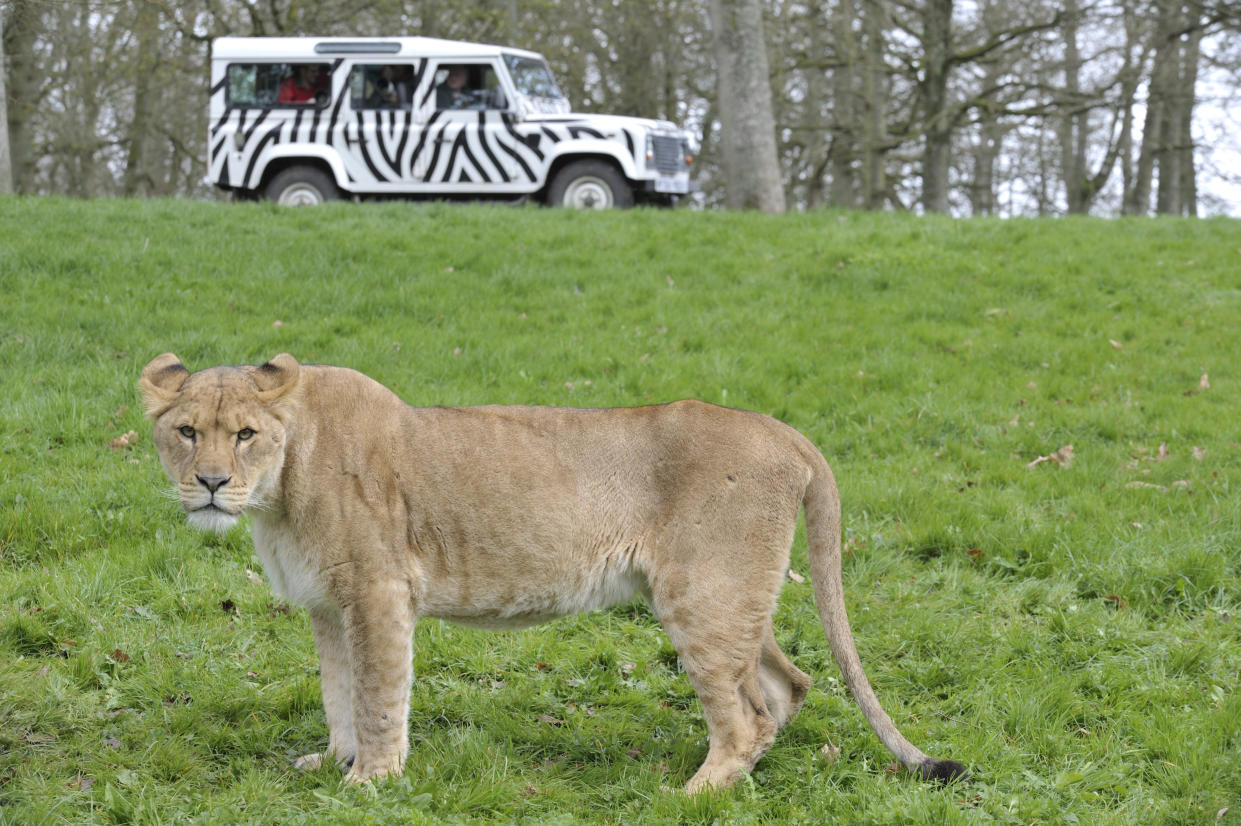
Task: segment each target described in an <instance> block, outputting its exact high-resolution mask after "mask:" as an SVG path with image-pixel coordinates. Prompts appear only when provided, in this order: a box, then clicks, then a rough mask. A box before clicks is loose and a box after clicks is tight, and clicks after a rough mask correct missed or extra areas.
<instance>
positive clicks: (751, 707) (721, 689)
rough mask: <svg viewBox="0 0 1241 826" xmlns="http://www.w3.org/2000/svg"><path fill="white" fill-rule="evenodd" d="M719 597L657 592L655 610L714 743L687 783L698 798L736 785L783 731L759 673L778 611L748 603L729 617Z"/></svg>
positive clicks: (734, 607)
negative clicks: (708, 791) (704, 791)
mask: <svg viewBox="0 0 1241 826" xmlns="http://www.w3.org/2000/svg"><path fill="white" fill-rule="evenodd" d="M717 593H718V592H710V591H708V592H703V601H701V602H700V601H696V600H690V599H686V598H684V597H680V598H669V597H668V595H667V594H662V595H661V593H660V589H659V588H658V587H656V588H653V589H652V604H651V607H652V609H653V610H654V612H655V614H656V616H658V617H659V618H660V621H661V622H662V623H663V626H664V630H665V631H667V632H668V637H669V638H670V639H671V640H672V645H673V647H674V648H676V650H677V655H678V656H679V657H680V659H681V664H682V666H684V668H685V673H686V675H687V676H688V677H689V680H690V683H691V684H692V685H693V686H694V691H695V692H696V693H697V694H698V699H699V701H700V702H701V703H702V709H703V716H704V717H705V718H706V723H707V733H708V736H709V740H710V745H709V747H708V749H707V756H706V759H705V760H704V761H703V763H702V766H701V767H699V769H698V771H697V772H695V773H694V776H693V777H691V778H690V780H689V783H688V784H686V791H687V792H689V793H690V794H693V793H695V792H698V791H701V790H702V789H704V788H707V787H715V788H725V787H727V786H730V785H732V784H733V783H734V782H736V781H737V780H738V779H739V778H740V777H741V776H742V775H743V774H745V773H746V772H749V771H750V770H751V769H753V768H754V765H755V763H757V762H758V761H759V758H761V757H762V756H763V755H764V754H765V753H766V752H767V749H768V748H770V746H771V744H772V742H773V741H774V740H775V738H776V731H777V730H778V729H779V723H778V722H777V720H776V719H775V718H774V717H773V716H772V713H771V711H770V710H769V709H768V706H767V701H766V699H765V698H764V692H763V688H762V684H761V679H760V672H759V663H760V658H761V656H762V649H763V631H764V629H766V628H768V627H769V626H770V624H771V616H770V606H769V605H768V604H767V601H766V600H761V599H755V600H746V599H745V598H742V599H741V600H740V602H741V603H742V604H735V605H732V606H730V610H729V611H727V612H725V613H721V612H720V610H719V602H718V600H717V599H716V594H717ZM661 597H662V598H661ZM747 603H748V604H747ZM782 673H783V672H782ZM789 693H790V699H791V696H792V692H791V691H790V692H789ZM777 695H778V692H777Z"/></svg>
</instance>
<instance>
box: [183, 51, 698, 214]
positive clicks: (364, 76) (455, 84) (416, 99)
mask: <svg viewBox="0 0 1241 826" xmlns="http://www.w3.org/2000/svg"><path fill="white" fill-rule="evenodd" d="M210 115H211V117H210V124H209V127H208V129H209V134H208V147H209V148H208V151H209V153H210V155H209V158H208V169H209V174H208V177H209V180H210V181H211V182H212V183H213V184H215V185H216V186H218V187H220V188H222V189H225V190H228V191H231V192H233V193H235V194H236V195H238V196H240V197H258V196H266V197H267V198H270V199H271V200H273V201H277V202H279V203H282V204H317V203H321V202H323V201H328V200H332V199H335V198H340V197H342V196H347V197H382V196H401V197H410V196H414V197H419V196H422V197H436V198H444V197H458V196H461V197H469V198H508V199H523V198H533V199H537V200H539V201H541V202H544V203H548V204H554V205H561V206H571V207H579V208H596V209H603V208H607V207H627V206H631V205H632V204H634V203H635V202H636V201H646V202H657V203H671V202H672V200H673V199H675V197H676V196H679V195H685V194H686V193H688V192H689V191H690V190H691V183H690V179H689V166H690V162H691V160H692V146H693V143H692V138H691V137H690V135H689V134H688V133H687V132H685V131H684V130H682V129H679V128H677V127H676V126H675V125H674V124H671V123H668V122H665V121H656V120H644V119H641V118H631V117H619V116H612V115H584V114H571V113H570V111H569V102H568V101H567V100H566V99H565V98H564V96H563V95H562V94H561V93H560V89H559V88H558V87H557V86H556V81H555V80H553V79H552V75H551V72H550V71H549V70H548V67H547V63H546V62H545V61H544V60H543V58H542V56H540V55H538V54H536V53H534V52H528V51H523V50H521V49H509V48H502V47H499V46H487V45H482V44H478V43H463V42H457V41H449V40H436V39H432V38H426V37H385V38H335V37H324V38H319V37H287V38H286V37H273V38H267V37H223V38H219V39H217V40H215V41H214V42H213V44H212V55H211V103H210Z"/></svg>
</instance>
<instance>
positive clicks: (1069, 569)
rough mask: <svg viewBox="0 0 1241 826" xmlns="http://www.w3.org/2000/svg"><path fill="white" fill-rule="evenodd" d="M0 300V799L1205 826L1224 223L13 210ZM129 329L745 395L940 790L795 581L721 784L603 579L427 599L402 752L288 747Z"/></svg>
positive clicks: (631, 387) (260, 637) (1236, 332)
mask: <svg viewBox="0 0 1241 826" xmlns="http://www.w3.org/2000/svg"><path fill="white" fill-rule="evenodd" d="M0 295H2V296H3V301H2V302H0V382H2V384H0V387H3V394H2V395H0V823H3V824H9V823H12V824H18V823H20V824H35V823H62V822H70V823H161V824H163V823H182V822H184V823H221V824H223V823H230V824H232V823H272V824H277V823H278V824H291V823H298V822H307V823H350V824H352V823H358V824H363V823H405V822H415V823H419V822H427V823H435V822H445V821H448V822H451V821H453V820H460V821H481V822H488V821H491V822H510V821H514V820H518V821H521V822H529V823H543V822H546V823H557V822H564V823H569V822H603V823H608V822H611V823H664V822H667V823H674V822H676V823H712V822H717V821H718V822H721V823H750V822H755V823H759V822H762V823H769V822H781V823H784V822H789V823H795V822H807V823H823V822H840V823H909V822H919V823H930V822H935V823H958V822H960V823H965V822H971V823H972V822H998V823H1061V822H1063V823H1069V822H1080V823H1091V824H1102V823H1115V824H1128V823H1134V822H1146V823H1236V822H1241V797H1239V796H1238V789H1241V742H1239V735H1241V695H1239V694H1238V692H1237V690H1236V684H1237V675H1238V673H1241V622H1239V621H1238V614H1239V613H1241V611H1239V608H1241V605H1239V603H1241V514H1239V512H1238V506H1237V493H1236V490H1235V489H1234V488H1233V485H1234V484H1239V485H1241V444H1238V442H1239V441H1241V437H1239V436H1238V433H1237V427H1238V422H1239V421H1241V400H1239V395H1238V390H1239V387H1241V381H1239V378H1238V371H1237V358H1238V354H1241V324H1238V318H1239V317H1241V222H1238V221H1235V220H1222V219H1221V220H1211V221H1186V220H1126V221H1110V222H1108V221H1099V220H1056V221H1052V220H1046V221H1028V220H1014V221H998V220H971V221H951V220H947V219H943V218H939V217H927V218H918V217H912V216H907V215H863V214H849V213H815V214H808V215H788V216H783V217H778V218H773V217H768V216H762V215H750V214H744V215H743V214H724V213H694V212H688V211H671V212H670V211H658V212H657V211H633V212H623V213H622V212H612V213H603V214H578V213H571V212H561V211H551V210H541V209H534V208H521V209H509V208H498V207H496V208H492V207H472V206H445V205H410V204H387V205H364V206H357V205H349V204H337V205H332V206H329V207H325V208H321V209H315V210H303V211H286V210H279V209H275V208H273V207H271V206H268V205H264V204H239V205H228V204H205V203H192V202H179V201H152V202H131V201H111V202H96V203H84V202H77V201H65V200H34V199H29V200H27V199H12V198H10V199H0ZM169 350H171V351H174V352H176V353H177V354H178V355H179V356H180V357H181V358H182V359H183V360H184V362H185V363H186V365H187V366H189V367H190V368H191V369H198V368H201V367H206V366H211V365H215V364H220V363H258V362H261V361H263V360H265V359H267V358H269V357H271V356H273V355H275V354H277V353H279V352H282V351H288V352H290V353H293V354H294V355H295V356H297V357H298V358H299V359H301V360H304V361H318V362H323V363H332V364H342V365H347V366H350V367H354V368H356V369H359V370H362V371H363V372H366V373H368V374H369V375H371V376H373V377H374V378H376V379H378V380H379V381H381V382H383V383H385V384H387V385H388V386H389V387H391V388H393V389H394V390H395V391H396V392H397V393H399V394H400V395H401V396H402V397H403V398H405V399H406V400H407V401H409V402H410V403H412V404H417V405H421V404H451V405H456V404H475V403H536V404H555V405H578V406H613V405H631V404H643V403H650V402H660V401H668V400H673V399H678V398H686V397H696V398H701V399H704V400H706V401H710V402H715V403H720V404H726V405H729V406H735V407H745V408H751V409H755V410H760V411H763V412H766V413H770V414H772V415H775V416H777V417H779V418H781V419H783V420H784V421H786V422H788V423H790V424H792V425H793V426H795V427H797V428H799V429H801V430H802V431H803V432H805V433H806V434H807V435H808V436H810V437H811V438H812V439H813V440H814V441H815V442H816V443H817V444H818V445H819V446H820V447H821V448H822V450H823V451H824V453H825V455H826V456H827V458H828V460H829V461H830V462H831V463H832V466H833V468H834V470H835V472H836V475H837V478H838V480H839V482H840V486H841V493H842V497H843V500H844V507H845V538H846V542H847V549H848V556H847V558H846V560H845V581H846V596H847V599H848V607H849V611H850V615H851V618H852V621H853V625H854V629H855V632H856V634H857V637H858V646H859V649H860V651H861V655H862V660H863V663H864V664H865V665H866V667H867V670H868V673H869V675H870V679H871V681H872V683H873V684H874V685H875V687H876V691H877V692H878V694H879V696H880V698H881V699H882V700H883V702H884V704H885V706H886V707H887V709H888V711H889V713H890V714H891V715H892V717H893V719H894V720H895V721H896V723H897V725H898V726H900V727H901V729H902V730H903V731H904V733H905V734H906V735H907V736H908V737H909V739H910V740H912V741H913V742H914V743H915V744H917V745H919V746H920V747H922V748H923V749H924V750H925V751H927V752H929V753H931V754H934V755H937V756H943V757H952V758H955V759H958V760H962V761H963V762H965V763H967V764H968V765H969V766H970V768H971V770H972V772H973V773H974V780H973V781H972V782H970V783H968V784H964V785H958V786H954V787H951V788H947V789H943V788H937V787H934V786H929V785H926V784H922V783H919V782H918V781H916V780H914V779H912V778H911V777H909V776H908V775H907V774H905V773H904V772H899V773H894V772H891V771H890V770H889V762H890V757H889V756H888V755H887V753H886V752H885V751H884V750H883V748H882V747H881V746H880V744H879V743H878V741H877V740H876V739H875V737H874V736H873V734H872V733H871V732H870V730H869V729H868V728H867V727H866V724H865V721H864V719H863V717H862V715H861V713H860V712H859V711H858V710H857V708H856V707H855V706H854V704H853V702H852V700H851V698H850V697H849V696H848V695H847V692H846V691H845V689H844V688H843V685H842V684H841V682H840V680H839V675H838V673H837V671H836V667H835V664H834V663H833V662H832V660H831V656H830V653H829V652H828V650H827V643H826V640H825V639H824V636H823V632H822V630H821V628H820V627H819V624H818V619H817V616H816V614H815V613H814V608H813V601H812V597H811V593H810V587H811V586H810V583H809V582H808V581H804V582H802V581H795V580H792V581H790V582H789V583H788V584H787V586H786V588H785V591H784V596H783V598H782V600H781V604H780V608H779V613H778V617H777V636H778V638H779V639H780V642H781V645H782V646H784V648H785V650H786V651H787V652H788V653H789V655H790V657H792V658H793V659H794V661H795V662H796V663H797V664H798V665H799V666H800V667H801V668H802V669H803V670H805V671H807V672H808V673H810V674H811V675H812V676H813V677H814V679H815V687H814V689H812V691H811V695H810V699H809V700H808V702H807V705H806V707H805V709H804V710H803V711H802V713H801V715H800V716H799V717H797V718H796V719H795V720H794V721H793V723H792V724H791V725H790V726H789V728H787V729H786V730H785V731H784V732H783V733H782V734H781V736H780V737H779V738H778V739H777V741H776V743H775V745H774V746H773V748H772V750H771V751H770V752H769V754H768V756H767V757H766V758H765V759H764V760H763V761H762V762H761V763H760V764H759V765H758V767H757V769H756V771H755V772H754V774H753V776H752V777H751V778H749V779H748V780H747V781H746V782H744V783H741V784H739V785H738V787H737V788H736V789H734V790H732V791H730V792H726V793H720V794H714V795H703V796H699V797H697V798H694V799H688V798H685V797H683V796H681V795H680V794H679V793H677V792H675V791H672V790H675V789H677V788H679V787H680V786H682V785H683V784H684V782H685V781H686V780H687V779H688V777H689V776H690V774H692V772H693V771H694V769H695V768H696V766H697V764H698V762H700V760H701V759H702V757H703V755H704V754H705V750H706V729H705V726H704V725H703V723H702V720H701V716H700V712H699V709H698V708H697V702H696V700H695V699H694V695H693V692H692V690H691V689H690V686H689V684H688V682H687V681H686V679H685V677H684V675H683V674H681V673H679V671H678V665H677V659H676V656H675V653H674V652H673V650H672V648H671V646H670V645H669V643H668V642H667V639H666V637H665V636H664V635H663V633H662V631H661V630H660V628H659V626H658V624H657V623H656V622H655V620H654V619H653V618H652V617H651V615H650V614H649V612H648V611H647V610H646V608H645V607H644V606H643V605H640V604H633V605H628V606H624V607H622V608H618V609H614V610H612V611H609V612H605V613H600V614H595V615H590V616H585V617H580V618H576V619H570V620H563V621H560V622H557V623H555V624H552V625H550V626H545V627H543V628H539V629H534V630H530V631H524V632H519V633H505V634H487V633H484V632H479V631H471V630H466V629H461V628H457V627H453V626H449V625H446V624H443V623H440V622H438V621H426V622H423V623H421V624H420V625H419V627H418V628H417V630H416V633H415V641H414V644H415V684H414V688H413V696H412V703H413V705H412V709H411V725H410V731H411V756H410V760H409V762H408V764H407V767H406V776H405V778H404V779H402V780H400V781H393V782H388V783H384V784H381V785H379V786H378V787H376V788H375V789H374V790H367V789H361V790H359V789H353V788H346V787H344V786H342V784H341V782H340V774H339V773H338V772H336V771H335V770H329V769H325V770H322V771H319V772H314V773H309V774H299V773H297V772H295V771H293V770H292V769H291V768H290V766H289V758H290V757H291V756H295V755H298V754H302V753H305V752H310V751H316V750H319V749H320V748H321V747H322V746H323V744H324V743H325V742H326V737H327V731H326V726H325V723H324V720H323V714H322V710H321V708H320V705H319V687H318V678H317V671H316V668H317V661H316V658H315V655H314V648H313V644H312V641H311V637H310V630H309V623H308V621H307V619H306V617H305V614H304V612H302V611H301V610H299V609H297V608H296V607H293V608H290V607H289V606H287V605H284V604H282V603H279V602H278V601H276V600H275V599H274V598H273V597H272V596H271V594H270V592H269V591H268V589H267V587H266V585H265V583H263V582H262V581H261V573H262V572H261V566H260V565H259V562H258V559H257V557H256V556H255V555H254V553H253V549H252V547H251V545H250V540H249V535H248V532H247V530H245V529H238V530H236V531H234V532H233V533H232V534H230V535H229V536H228V537H226V538H223V539H218V538H209V537H203V536H202V535H199V534H197V533H195V532H194V531H193V530H191V529H190V528H189V527H188V526H186V525H185V524H184V518H183V517H182V515H181V514H180V512H179V508H178V506H177V505H176V503H175V501H174V500H173V499H172V498H171V497H170V496H169V495H168V494H167V490H168V488H169V485H168V483H167V480H166V479H165V478H164V476H163V475H162V472H161V471H160V469H159V463H158V461H157V459H156V457H155V450H154V447H153V445H152V443H151V439H150V428H149V425H148V424H147V423H146V422H144V421H143V420H142V416H141V410H140V406H139V404H138V401H137V394H136V391H135V382H136V380H137V377H138V374H139V372H140V370H141V369H142V367H143V365H145V364H146V362H147V361H148V360H149V359H151V358H152V357H153V356H155V355H157V354H159V353H162V352H165V351H169ZM130 431H133V434H134V435H133V436H127V435H126V434H128V433H129V432H130ZM793 572H794V573H795V574H802V575H804V574H806V573H807V572H806V565H805V554H804V544H803V543H802V541H801V539H800V538H799V540H798V543H797V546H796V547H795V550H794V557H793ZM825 745H826V746H828V749H827V751H826V752H825V751H823V748H824V746H825ZM835 749H839V752H838V753H836V752H835ZM1226 807H1227V808H1228V811H1227V812H1223V813H1222V814H1220V813H1221V811H1222V810H1223V809H1225V808H1226Z"/></svg>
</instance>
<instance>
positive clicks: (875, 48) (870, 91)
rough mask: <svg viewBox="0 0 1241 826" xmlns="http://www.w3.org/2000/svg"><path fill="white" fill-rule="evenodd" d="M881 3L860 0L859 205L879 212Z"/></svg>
mask: <svg viewBox="0 0 1241 826" xmlns="http://www.w3.org/2000/svg"><path fill="white" fill-rule="evenodd" d="M883 2H884V0H862V35H863V37H864V38H865V41H864V47H863V48H864V54H865V55H866V68H865V75H864V76H863V80H862V98H863V102H862V105H863V107H864V108H865V114H864V115H863V119H862V146H861V152H862V205H863V206H864V207H866V209H882V208H883V205H884V202H885V200H886V199H887V194H886V193H887V188H888V182H887V180H886V176H885V174H884V156H885V154H886V153H887V148H886V146H885V145H886V143H887V109H888V79H887V65H886V64H885V63H884V36H883V29H884V20H885V15H884V7H883Z"/></svg>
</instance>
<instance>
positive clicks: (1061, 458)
mask: <svg viewBox="0 0 1241 826" xmlns="http://www.w3.org/2000/svg"><path fill="white" fill-rule="evenodd" d="M1043 462H1051V463H1052V464H1054V465H1057V466H1059V467H1062V468H1067V467H1068V466H1069V465H1071V464H1073V445H1065V446H1064V447H1062V448H1060V449H1059V450H1057V451H1056V452H1055V453H1049V454H1047V455H1046V456H1040V457H1038V458H1037V459H1035V460H1034V461H1033V462H1030V463H1029V464H1028V465H1026V467H1028V468H1032V467H1037V466H1038V465H1041V464H1042V463H1043Z"/></svg>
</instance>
